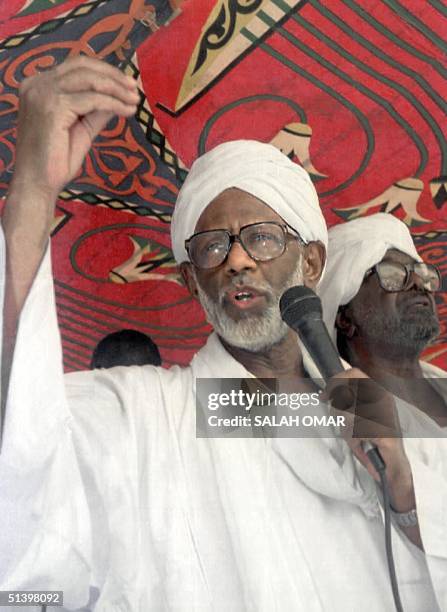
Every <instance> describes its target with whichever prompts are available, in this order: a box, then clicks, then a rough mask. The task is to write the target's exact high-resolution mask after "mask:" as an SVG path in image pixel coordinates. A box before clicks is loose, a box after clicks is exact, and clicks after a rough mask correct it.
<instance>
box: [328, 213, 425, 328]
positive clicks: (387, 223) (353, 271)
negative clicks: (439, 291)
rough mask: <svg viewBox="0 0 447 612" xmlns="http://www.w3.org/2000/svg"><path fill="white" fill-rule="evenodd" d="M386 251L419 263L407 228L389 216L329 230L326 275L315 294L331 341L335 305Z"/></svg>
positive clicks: (350, 294)
mask: <svg viewBox="0 0 447 612" xmlns="http://www.w3.org/2000/svg"><path fill="white" fill-rule="evenodd" d="M388 249H398V250H399V251H402V252H403V253H406V254H407V255H409V256H410V257H412V258H413V259H415V260H416V261H422V260H421V258H420V256H419V255H418V252H417V251H416V247H415V246H414V243H413V239H412V237H411V234H410V232H409V230H408V227H407V226H406V225H405V223H403V222H402V221H399V219H397V218H396V217H393V215H390V214H387V213H377V214H375V215H370V216H368V217H362V218H361V219H355V220H354V221H348V222H347V223H341V224H340V225H336V226H335V227H332V228H331V229H330V230H329V247H328V255H327V265H326V273H325V276H324V278H323V280H322V281H321V283H320V285H319V289H318V293H319V295H320V297H321V301H322V303H323V316H324V320H325V323H326V325H327V327H328V330H329V332H330V334H331V336H332V337H333V338H334V339H335V334H336V332H335V327H334V326H335V319H336V316H337V311H338V308H339V306H342V305H344V304H348V303H349V302H350V301H351V300H352V298H353V297H354V296H356V295H357V293H358V291H359V289H360V286H361V284H362V282H363V278H364V276H365V273H366V272H367V271H368V270H369V269H370V268H372V267H373V266H375V265H376V264H378V263H379V262H380V261H382V259H383V257H384V255H385V253H386V252H387V251H388Z"/></svg>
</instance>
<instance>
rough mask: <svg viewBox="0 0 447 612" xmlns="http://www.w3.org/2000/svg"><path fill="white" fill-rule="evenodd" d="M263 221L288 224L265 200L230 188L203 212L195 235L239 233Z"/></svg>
mask: <svg viewBox="0 0 447 612" xmlns="http://www.w3.org/2000/svg"><path fill="white" fill-rule="evenodd" d="M262 221H277V222H279V223H282V224H285V223H286V222H285V221H284V219H283V218H282V217H281V216H280V215H279V214H278V213H277V212H276V211H275V210H274V209H273V208H272V207H271V206H269V205H268V204H267V203H266V202H264V201H263V200H260V199H259V198H257V197H256V196H254V195H252V194H251V193H248V192H246V191H243V190H241V189H238V188H236V187H230V188H229V189H225V190H224V191H223V192H222V193H220V194H219V195H218V196H217V197H215V198H214V199H213V200H212V201H211V202H210V203H209V204H208V205H207V207H206V208H205V209H204V210H203V212H202V213H201V215H200V217H199V219H198V221H197V223H196V226H195V229H194V233H197V232H203V231H206V230H211V229H228V230H230V231H232V232H237V231H238V230H239V228H240V227H242V226H244V225H249V224H251V223H259V222H262Z"/></svg>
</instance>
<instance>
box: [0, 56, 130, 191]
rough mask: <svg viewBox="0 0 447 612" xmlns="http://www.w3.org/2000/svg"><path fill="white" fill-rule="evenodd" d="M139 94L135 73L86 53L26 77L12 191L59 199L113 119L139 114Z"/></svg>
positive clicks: (21, 100) (21, 91) (19, 120)
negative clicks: (117, 116) (120, 68)
mask: <svg viewBox="0 0 447 612" xmlns="http://www.w3.org/2000/svg"><path fill="white" fill-rule="evenodd" d="M138 99H139V96H138V91H137V85H136V82H135V80H134V79H133V78H131V77H128V76H126V75H124V74H123V73H122V72H120V71H119V70H118V69H117V68H115V67H113V66H109V65H108V64H106V63H105V62H102V61H100V60H96V59H92V58H89V57H84V56H82V57H81V56H80V57H76V58H74V59H70V60H68V61H66V62H64V63H63V64H61V65H60V66H58V67H57V68H54V69H53V70H50V71H47V72H44V73H41V74H38V75H35V76H32V77H29V78H27V79H25V80H24V81H23V83H22V85H21V87H20V105H19V118H18V139H17V148H16V164H15V171H14V177H13V182H12V185H11V190H16V189H17V190H19V192H20V193H21V194H22V197H23V195H25V194H24V190H26V195H27V193H28V191H30V192H31V193H35V192H36V191H39V192H40V193H42V194H44V195H45V196H48V197H49V198H51V199H53V200H54V199H55V198H56V197H57V194H58V193H59V192H60V191H61V190H62V189H63V187H64V186H65V185H66V183H68V182H69V181H70V180H72V179H73V177H74V176H75V175H76V173H77V172H78V170H79V168H80V166H81V164H82V162H83V159H84V157H85V155H86V154H87V152H88V150H89V149H90V147H91V145H92V142H93V140H94V138H95V137H96V136H97V134H98V133H99V132H100V130H101V129H102V128H103V127H104V126H105V125H106V123H107V122H108V120H109V119H110V118H111V117H112V116H113V115H114V114H116V115H121V116H124V117H129V116H131V115H132V114H134V113H135V111H136V105H137V103H138Z"/></svg>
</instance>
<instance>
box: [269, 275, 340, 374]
mask: <svg viewBox="0 0 447 612" xmlns="http://www.w3.org/2000/svg"><path fill="white" fill-rule="evenodd" d="M279 309H280V311H281V318H282V320H283V321H284V322H285V323H287V325H288V326H289V327H291V328H292V329H293V331H294V332H296V333H297V334H298V336H299V337H300V339H301V342H302V343H303V344H304V346H305V347H306V349H307V350H308V352H309V354H310V356H311V357H312V359H313V361H314V363H315V365H316V366H317V368H318V369H319V371H320V373H321V376H322V377H323V378H324V379H325V380H327V379H328V378H332V377H333V376H335V375H336V374H339V373H340V372H343V370H344V367H343V364H342V362H341V360H340V357H339V355H338V352H337V350H336V348H335V346H334V344H333V342H332V340H331V338H330V336H329V333H328V330H327V327H326V325H325V324H324V321H323V309H322V307H321V300H320V298H319V297H318V296H317V294H316V293H315V292H314V291H312V289H309V287H304V286H298V287H291V288H290V289H287V291H286V292H285V293H283V294H282V296H281V299H280V301H279Z"/></svg>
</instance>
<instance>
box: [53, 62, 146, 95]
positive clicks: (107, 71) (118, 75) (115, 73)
mask: <svg viewBox="0 0 447 612" xmlns="http://www.w3.org/2000/svg"><path fill="white" fill-rule="evenodd" d="M76 69H80V70H82V71H87V70H92V71H95V72H96V73H99V74H102V75H104V76H109V77H110V78H112V79H115V80H117V81H118V82H120V83H122V84H123V86H124V87H128V88H130V89H133V88H135V87H136V81H135V79H134V78H132V77H130V76H128V75H126V74H124V73H123V72H122V71H121V70H120V69H119V68H116V66H111V65H110V64H107V63H106V62H104V61H103V60H100V59H96V58H94V57H87V56H86V55H78V56H77V57H73V58H70V59H69V60H66V61H65V62H63V63H62V64H59V66H57V68H55V69H54V72H55V74H57V75H58V76H60V77H61V76H64V75H66V74H67V73H68V72H70V71H72V70H76Z"/></svg>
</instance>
